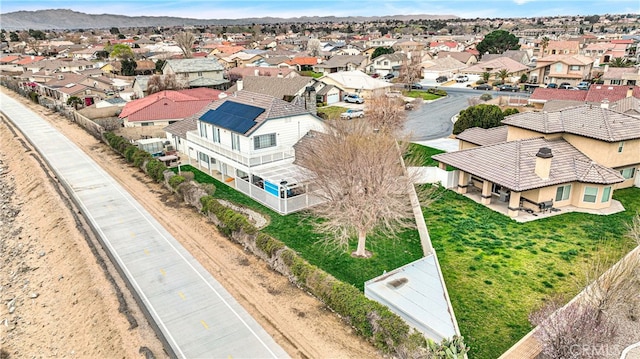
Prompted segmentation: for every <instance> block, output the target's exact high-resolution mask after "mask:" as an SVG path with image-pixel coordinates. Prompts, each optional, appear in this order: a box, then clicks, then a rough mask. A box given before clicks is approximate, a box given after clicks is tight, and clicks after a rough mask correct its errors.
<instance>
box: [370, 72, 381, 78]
mask: <svg viewBox="0 0 640 359" xmlns="http://www.w3.org/2000/svg"><path fill="white" fill-rule="evenodd" d="M371 77H373V78H374V79H377V78H378V77H380V74H379V73H375V74H371Z"/></svg>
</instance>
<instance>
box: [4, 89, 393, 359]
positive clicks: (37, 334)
mask: <svg viewBox="0 0 640 359" xmlns="http://www.w3.org/2000/svg"><path fill="white" fill-rule="evenodd" d="M2 91H3V92H4V93H5V94H8V95H10V96H12V97H13V98H16V99H19V100H21V101H22V102H23V103H24V104H26V105H27V106H28V107H30V108H31V109H32V110H34V111H35V112H37V113H39V114H40V115H42V116H43V117H44V118H46V119H48V120H49V121H50V122H51V123H52V124H53V125H54V126H55V127H56V128H57V129H58V130H60V131H61V132H62V133H64V134H65V135H66V136H67V137H69V138H70V139H71V140H72V141H74V142H75V143H76V144H77V145H78V146H79V147H80V148H81V149H83V150H84V151H85V152H86V153H87V154H88V155H89V156H91V157H92V158H93V159H94V160H95V161H96V162H97V163H98V164H100V165H101V166H102V168H104V169H105V170H106V171H107V172H108V173H110V174H111V175H112V176H113V177H114V178H115V179H116V180H117V181H119V182H120V184H121V185H122V186H123V187H124V188H125V189H127V190H128V191H129V192H130V193H131V194H132V195H133V196H134V197H135V198H136V199H137V200H138V201H139V202H140V203H141V204H142V205H143V206H144V207H145V208H146V209H147V210H148V211H149V213H151V214H152V215H154V216H155V217H156V218H157V219H158V220H159V221H160V222H161V223H163V224H164V225H165V227H166V229H167V230H168V231H169V232H170V233H171V234H172V235H173V236H174V237H176V238H177V239H178V240H179V241H180V242H181V243H182V244H183V245H184V247H185V248H187V250H189V251H190V252H191V253H192V254H193V255H194V257H195V258H197V259H198V260H199V261H200V263H202V265H203V266H204V267H205V268H207V269H208V270H209V271H210V272H211V273H212V275H213V276H214V277H215V278H216V279H217V280H218V281H220V283H221V284H222V285H223V286H224V287H225V288H226V289H227V290H228V291H229V292H230V293H231V294H232V295H233V296H234V297H235V298H236V299H237V300H238V301H239V302H240V304H242V305H243V306H244V307H245V308H246V309H247V310H248V311H249V312H250V313H251V314H252V315H253V316H254V317H255V318H256V320H258V322H260V323H261V324H262V325H263V326H264V328H265V329H266V330H267V331H268V332H269V333H270V334H271V335H272V336H273V337H274V338H275V340H276V341H277V342H278V343H279V344H280V345H281V346H282V347H283V348H284V349H285V350H286V351H287V352H288V353H289V355H290V356H291V357H293V358H373V357H380V356H381V355H380V353H378V352H377V351H375V349H374V348H373V347H372V346H371V345H370V344H368V343H367V342H366V341H364V340H362V339H360V338H359V337H357V336H356V335H354V334H353V331H352V329H351V328H350V327H348V326H346V325H345V324H344V323H343V322H342V321H341V320H340V319H339V318H338V317H337V316H336V315H335V314H334V313H332V312H330V311H328V310H327V309H326V308H325V307H324V306H323V305H322V303H320V302H319V301H318V300H316V299H315V298H313V297H311V296H309V295H307V294H306V293H304V292H303V291H301V290H299V289H298V288H296V287H294V286H292V285H291V284H290V283H289V282H288V281H287V279H286V278H284V277H282V276H280V275H279V274H277V273H275V272H274V271H272V270H271V269H269V268H268V267H267V266H266V265H265V264H264V263H262V262H261V261H260V260H258V259H257V258H255V257H253V256H252V255H250V254H248V253H246V252H244V251H243V249H242V248H241V247H240V246H238V245H236V244H233V243H231V242H230V241H229V240H227V239H226V238H224V237H222V236H221V235H220V234H219V233H218V232H217V230H216V229H215V227H213V225H211V224H210V223H208V222H207V221H206V220H205V219H204V217H203V216H201V215H200V214H198V213H196V212H195V211H194V210H192V209H191V208H187V207H186V206H184V205H183V204H181V203H179V202H177V201H176V199H175V198H174V197H173V196H171V195H169V194H168V192H167V191H166V190H165V189H164V188H162V187H160V186H159V185H157V184H155V183H152V182H151V181H149V180H148V179H147V178H146V177H145V175H144V174H143V173H142V172H141V171H139V170H138V169H136V168H132V167H130V166H129V165H128V164H126V163H125V162H124V161H123V160H121V159H120V158H119V157H118V156H116V155H115V154H114V153H113V152H112V151H111V150H110V149H109V148H108V147H106V146H105V145H104V144H102V143H100V142H99V141H97V140H96V139H95V138H93V137H91V136H90V135H88V134H87V133H86V132H84V130H82V129H81V128H80V127H78V126H76V125H75V124H72V123H69V122H68V121H67V120H66V119H64V118H63V117H61V116H59V115H57V114H55V113H53V112H51V111H49V110H47V109H44V108H42V107H40V106H38V105H35V104H32V103H29V102H28V101H27V100H26V99H24V98H20V97H18V96H16V95H15V94H14V93H12V92H11V91H8V90H6V89H2ZM13 131H14V130H13V129H12V128H11V126H10V125H8V124H7V123H5V122H0V144H1V145H0V146H1V147H2V150H1V151H0V235H1V237H0V239H1V242H0V252H1V253H2V259H1V260H0V264H1V266H2V271H0V300H2V305H0V328H1V329H0V330H1V333H2V335H1V336H0V348H1V349H0V357H2V359H4V358H5V357H6V358H31V357H34V358H40V357H43V358H49V357H75V358H97V357H100V358H115V357H118V358H135V357H144V355H145V354H147V355H148V354H149V353H153V355H154V356H155V357H156V358H160V357H164V356H165V354H164V352H163V350H162V346H161V344H160V341H159V340H158V339H157V338H156V336H155V334H154V332H153V331H152V330H151V329H150V327H149V325H148V323H147V322H146V321H145V320H144V318H143V317H142V315H141V314H140V311H139V309H138V308H137V307H136V305H135V302H134V301H133V300H132V299H131V296H130V294H128V293H127V289H126V287H125V286H124V284H122V283H121V282H120V281H119V279H118V278H115V277H116V275H115V274H114V273H115V272H114V271H113V268H111V270H109V268H110V263H108V261H107V263H105V265H101V260H100V259H98V260H96V256H95V254H94V253H93V252H92V249H91V244H92V243H93V242H92V241H91V240H90V239H88V238H87V235H86V232H87V231H86V228H84V227H83V225H82V219H81V218H80V219H79V218H77V216H75V214H76V213H77V212H76V211H73V210H72V209H71V208H70V204H69V203H68V202H66V201H65V200H64V199H63V197H61V194H60V192H59V191H60V189H59V188H58V187H57V186H56V185H55V184H56V181H55V180H54V179H53V177H52V176H51V174H50V173H49V172H48V171H47V170H46V168H43V167H41V163H40V162H38V161H37V160H36V158H37V156H34V153H33V151H32V150H30V149H29V146H28V144H27V145H23V144H24V143H25V141H21V140H20V136H19V134H16V133H14V132H13ZM104 268H107V269H104ZM123 302H124V303H126V308H124V309H125V310H124V313H122V310H121V312H119V308H120V309H122V308H123V304H122V303H123ZM134 326H135V328H133V327H134Z"/></svg>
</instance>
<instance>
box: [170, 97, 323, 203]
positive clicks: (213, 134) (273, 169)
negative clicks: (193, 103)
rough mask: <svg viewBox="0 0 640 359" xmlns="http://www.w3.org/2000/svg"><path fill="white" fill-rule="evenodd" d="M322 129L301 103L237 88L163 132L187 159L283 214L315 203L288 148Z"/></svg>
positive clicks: (317, 118)
mask: <svg viewBox="0 0 640 359" xmlns="http://www.w3.org/2000/svg"><path fill="white" fill-rule="evenodd" d="M322 129H323V123H322V120H321V119H320V118H319V117H317V116H315V115H313V114H311V113H309V111H307V110H306V109H305V108H304V107H302V106H298V105H295V104H292V103H289V102H287V101H284V100H281V99H278V98H275V97H273V96H269V95H264V94H259V93H255V92H249V91H238V92H236V93H234V94H233V95H231V96H229V97H226V98H224V99H221V100H217V101H214V102H212V103H211V104H210V105H208V106H206V107H205V108H204V109H203V110H201V111H200V112H198V113H196V114H195V115H194V116H192V117H190V118H187V119H185V120H184V121H180V122H179V123H175V124H172V125H169V126H168V127H166V128H165V131H166V133H167V138H168V139H169V141H171V142H172V144H173V145H174V146H175V147H176V148H177V149H178V150H179V151H180V152H182V153H184V154H186V155H187V157H188V159H187V160H188V162H189V163H194V162H195V163H197V164H198V165H199V166H200V168H203V169H205V170H208V171H209V173H210V174H212V175H214V176H219V177H220V178H221V179H222V180H223V181H224V182H225V183H226V184H228V185H229V186H231V187H234V188H235V189H236V190H238V191H240V192H242V193H244V194H246V195H248V196H250V197H251V198H253V199H254V200H256V201H258V202H260V203H262V204H264V205H266V206H267V207H269V208H272V209H273V210H275V211H278V212H279V213H282V214H287V213H292V212H295V211H299V210H302V209H304V208H307V207H309V206H311V205H313V204H315V203H317V201H318V200H317V198H315V197H314V196H312V195H311V192H312V191H313V186H312V185H311V184H309V183H305V176H304V172H303V171H302V170H301V169H300V167H298V166H297V165H295V164H294V163H293V161H294V159H295V151H294V148H293V146H294V145H295V144H296V143H297V142H298V141H299V140H300V139H301V138H303V137H304V136H306V135H307V133H309V131H311V130H316V131H322ZM182 162H183V163H185V162H186V161H185V160H183V161H182ZM214 172H215V174H214Z"/></svg>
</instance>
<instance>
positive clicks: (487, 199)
mask: <svg viewBox="0 0 640 359" xmlns="http://www.w3.org/2000/svg"><path fill="white" fill-rule="evenodd" d="M480 198H481V199H480V202H481V203H482V204H484V205H488V204H491V182H489V181H487V180H484V181H482V195H481V196H480Z"/></svg>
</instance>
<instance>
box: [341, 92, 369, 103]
mask: <svg viewBox="0 0 640 359" xmlns="http://www.w3.org/2000/svg"><path fill="white" fill-rule="evenodd" d="M342 100H343V101H344V102H350V103H364V99H363V98H362V97H360V96H358V94H355V93H350V94H346V95H344V98H343V99H342Z"/></svg>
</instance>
